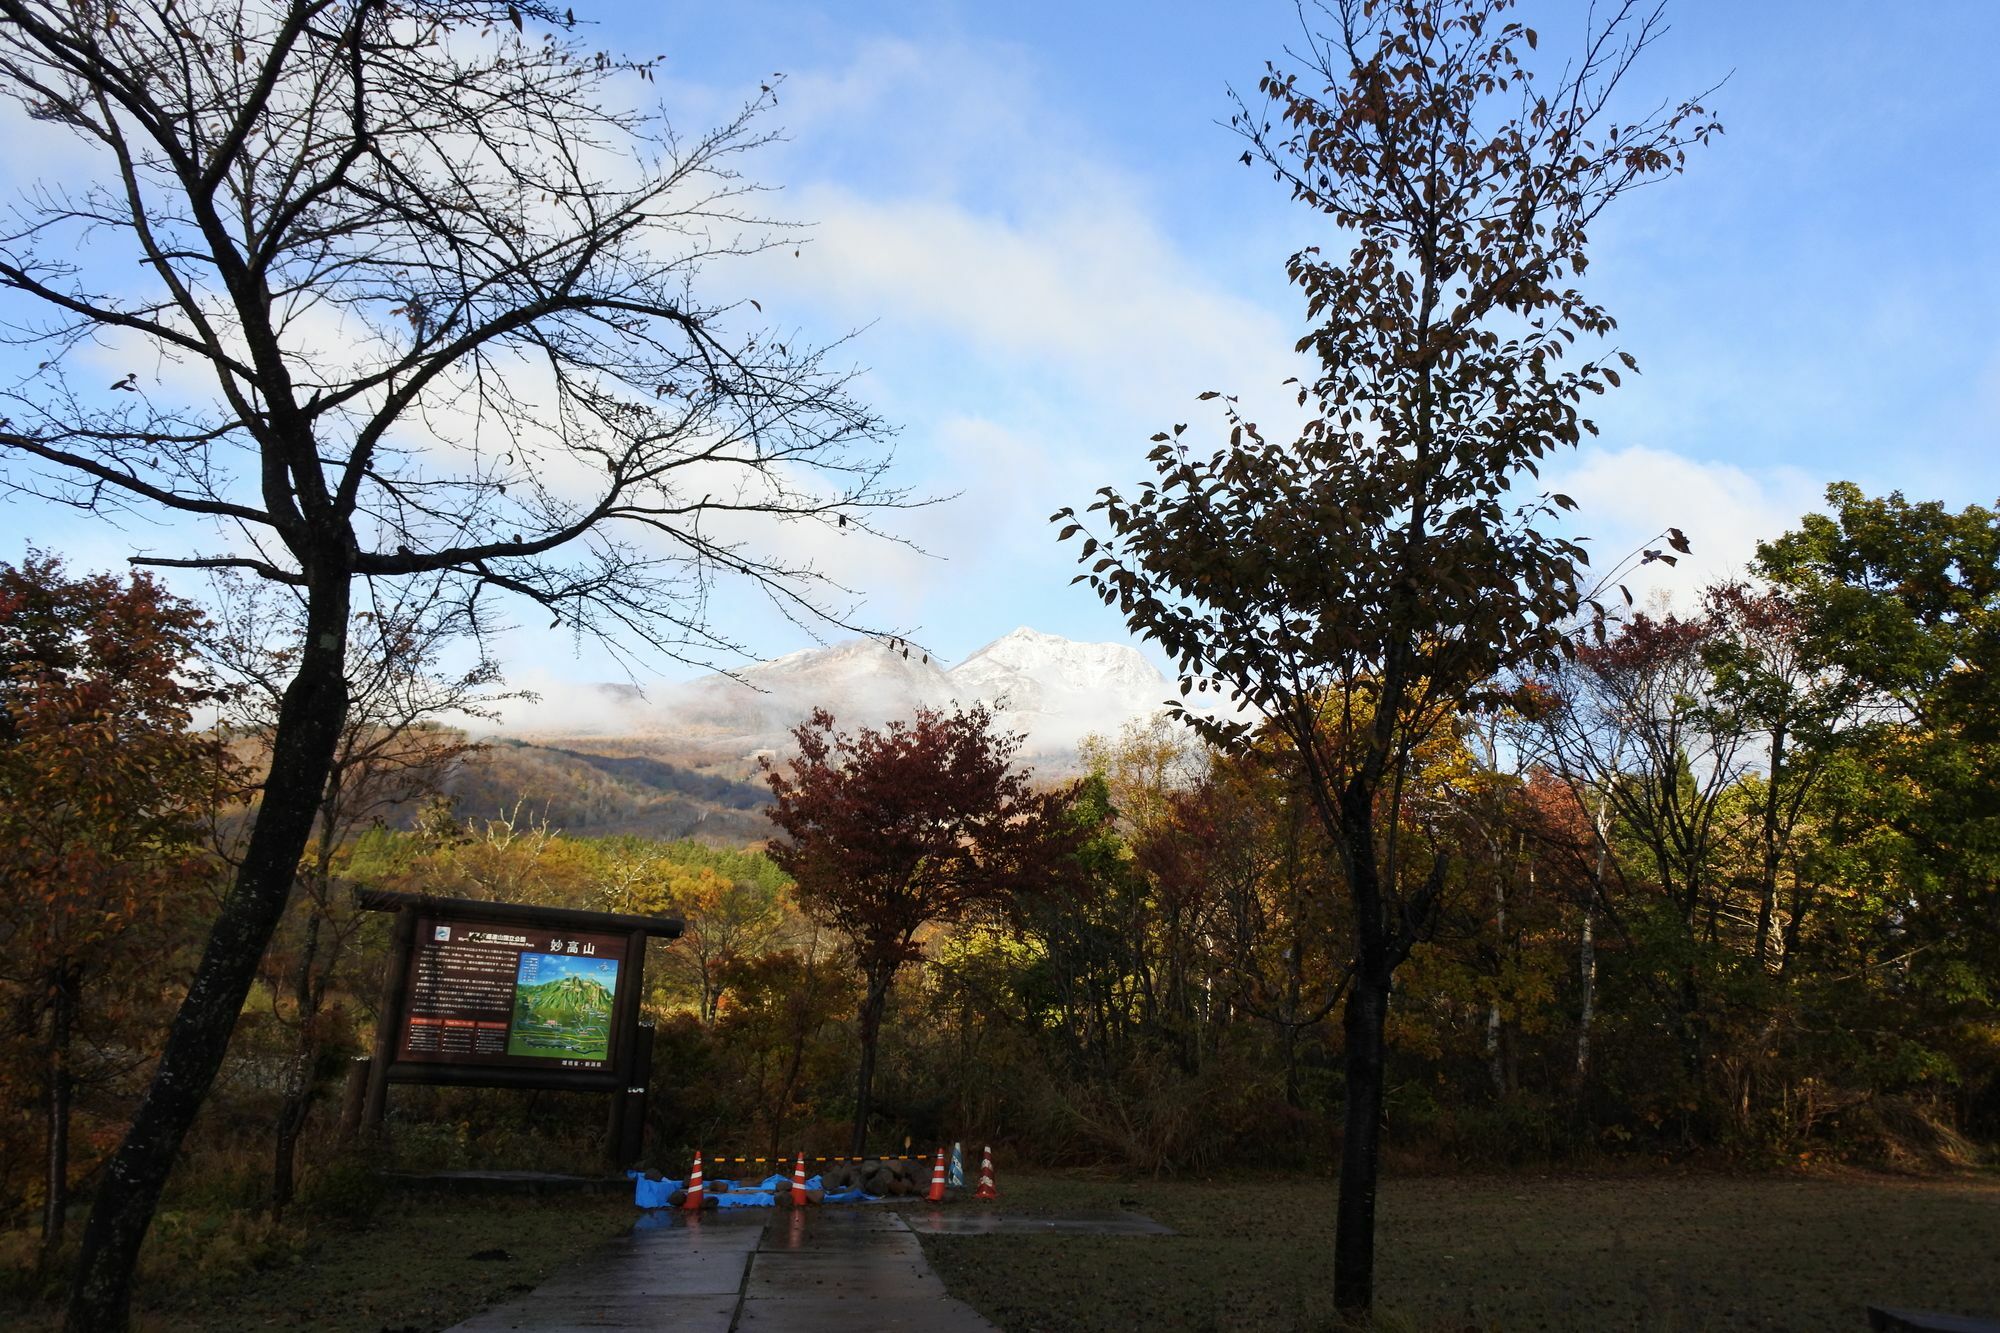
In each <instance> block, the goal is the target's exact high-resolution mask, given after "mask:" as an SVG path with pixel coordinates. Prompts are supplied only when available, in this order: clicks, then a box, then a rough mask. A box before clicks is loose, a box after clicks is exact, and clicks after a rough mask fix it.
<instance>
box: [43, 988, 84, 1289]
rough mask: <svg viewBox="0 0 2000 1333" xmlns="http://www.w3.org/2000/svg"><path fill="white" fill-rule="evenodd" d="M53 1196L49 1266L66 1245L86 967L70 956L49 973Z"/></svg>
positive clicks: (47, 1231)
mask: <svg viewBox="0 0 2000 1333" xmlns="http://www.w3.org/2000/svg"><path fill="white" fill-rule="evenodd" d="M49 982H50V986H49V991H50V994H49V1047H48V1094H49V1100H48V1117H49V1120H48V1125H47V1142H48V1154H47V1167H48V1181H47V1197H46V1198H45V1199H44V1200H43V1203H42V1253H41V1263H42V1267H43V1269H44V1270H47V1269H48V1268H49V1267H50V1266H51V1265H53V1264H54V1263H55V1258H56V1253H57V1252H58V1251H59V1250H61V1249H62V1239H63V1222H64V1220H65V1218H67V1216H68V1215H69V1108H70V1091H71V1089H72V1088H73V1087H74V1086H75V1081H74V1079H73V1078H72V1077H71V1075H70V1071H69V1051H70V1045H71V1042H72V1039H73V1038H74V1036H75V1033H76V1007H77V990H78V988H79V987H80V986H81V985H82V984H83V969H82V968H80V967H77V966H75V965H73V964H71V963H70V962H68V961H67V960H64V961H61V962H58V963H57V964H56V966H55V967H54V968H53V969H52V970H51V971H50V974H49Z"/></svg>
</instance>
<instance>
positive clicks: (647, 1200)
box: [625, 1171, 887, 1226]
mask: <svg viewBox="0 0 2000 1333" xmlns="http://www.w3.org/2000/svg"><path fill="white" fill-rule="evenodd" d="M625 1174H626V1175H627V1176H630V1177H631V1178H632V1202H633V1204H634V1205H635V1206H636V1207H639V1208H646V1209H654V1208H668V1207H671V1206H672V1205H671V1204H670V1203H669V1202H668V1200H670V1199H671V1198H672V1197H673V1194H674V1191H675V1190H678V1189H682V1188H684V1187H685V1186H686V1184H687V1182H686V1181H683V1180H648V1179H646V1177H645V1175H644V1173H643V1172H639V1171H627V1172H626V1173H625ZM711 1183H712V1184H715V1185H726V1186H728V1188H727V1189H726V1190H724V1191H720V1192H714V1193H710V1194H709V1196H708V1197H710V1198H712V1199H714V1200H715V1206H716V1207H717V1208H770V1207H773V1206H774V1205H775V1204H776V1202H777V1194H778V1191H780V1190H789V1189H791V1187H792V1179H791V1177H790V1176H783V1175H772V1176H766V1177H765V1178H764V1179H762V1180H760V1181H758V1182H757V1183H756V1184H755V1185H752V1186H747V1187H741V1188H739V1187H738V1185H737V1183H736V1182H735V1181H733V1180H717V1181H713V1182H711ZM806 1188H807V1189H809V1190H816V1189H823V1188H825V1186H824V1184H823V1183H822V1181H821V1178H820V1177H819V1176H807V1177H806ZM886 1197H887V1196H886V1195H879V1194H864V1193H862V1192H861V1191H860V1190H858V1189H851V1190H835V1191H833V1192H831V1193H829V1194H827V1195H826V1197H825V1202H827V1203H880V1202H882V1200H883V1199H884V1198H886ZM651 1225H654V1226H662V1225H665V1223H664V1222H654V1223H652V1224H651Z"/></svg>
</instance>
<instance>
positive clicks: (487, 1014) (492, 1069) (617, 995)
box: [355, 889, 681, 1139]
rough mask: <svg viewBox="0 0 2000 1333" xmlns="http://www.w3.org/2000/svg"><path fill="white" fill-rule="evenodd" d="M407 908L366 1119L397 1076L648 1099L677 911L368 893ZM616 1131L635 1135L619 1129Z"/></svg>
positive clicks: (359, 898)
mask: <svg viewBox="0 0 2000 1333" xmlns="http://www.w3.org/2000/svg"><path fill="white" fill-rule="evenodd" d="M355 899H356V902H357V903H358V904H359V905H360V906H361V907H362V908H364V909H367V910H371V911H386V912H394V913H395V914H396V918H397V919H396V930H395V940H394V943H393V944H392V945H391V953H390V964H389V968H388V971H387V975H386V976H385V977H384V981H383V992H382V999H381V1004H380V1007H379V1010H378V1013H379V1017H378V1018H377V1021H376V1029H375V1051H374V1055H373V1057H372V1058H371V1060H370V1063H369V1070H368V1082H367V1091H366V1096H365V1101H364V1110H363V1115H362V1119H363V1121H364V1123H366V1124H367V1125H368V1126H369V1127H371V1128H374V1129H379V1128H380V1126H381V1124H382V1118H383V1115H384V1112H385V1110H386V1106H387V1097H388V1084H390V1083H452V1084H460V1085H471V1086H483V1087H511V1088H564V1089H569V1090H572V1091H578V1092H592V1091H596V1092H610V1093H614V1094H616V1095H617V1097H616V1101H615V1102H614V1106H615V1107H618V1108H620V1109H619V1110H618V1111H617V1112H615V1113H614V1121H619V1120H621V1119H622V1118H623V1112H622V1107H623V1103H624V1102H625V1100H626V1099H627V1098H629V1097H637V1098H640V1099H643V1098H644V1096H645V1080H646V1074H647V1072H648V1071H647V1070H646V1069H645V1068H644V1063H645V1059H646V1055H647V1052H646V1049H645V1046H644V1044H643V1043H641V1042H640V1040H639V1029H638V1020H639V1000H640V996H641V993H642V992H643V990H644V987H645V971H646V941H647V940H648V939H649V938H654V937H661V938H665V939H669V940H671V939H675V938H677V937H678V936H679V935H680V933H681V923H680V922H679V921H678V920H674V919H672V918H668V917H639V916H624V915H620V914H617V913H610V912H582V911H575V910H572V909H569V908H556V907H534V906H530V905H527V904H521V903H491V902H477V901H473V900H470V899H458V898H432V897H428V896H425V895H421V894H407V893H386V892H382V891H379V890H371V889H363V890H360V891H358V892H357V893H356V895H355ZM615 1137H618V1138H621V1139H622V1138H623V1137H625V1136H624V1135H623V1134H622V1133H621V1134H618V1135H616V1136H615Z"/></svg>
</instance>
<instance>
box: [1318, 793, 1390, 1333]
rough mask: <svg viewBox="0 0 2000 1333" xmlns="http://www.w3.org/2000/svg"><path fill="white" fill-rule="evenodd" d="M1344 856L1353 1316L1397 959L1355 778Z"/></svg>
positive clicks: (1347, 1213) (1367, 1228) (1346, 1253)
mask: <svg viewBox="0 0 2000 1333" xmlns="http://www.w3.org/2000/svg"><path fill="white" fill-rule="evenodd" d="M1341 804H1342V809H1341V815H1342V820H1341V830H1340V831H1341V834H1342V839H1343V842H1344V844H1345V845H1344V846H1343V848H1342V856H1341V860H1342V862H1343V868H1344V869H1345V870H1346V872H1347V890H1348V895H1349V897H1350V898H1351V899H1352V900H1353V904H1354V980H1353V982H1352V983H1351V984H1352V989H1351V990H1349V991H1348V993H1347V1008H1346V1011H1345V1013H1344V1014H1343V1019H1344V1023H1345V1032H1346V1050H1345V1051H1344V1052H1343V1055H1344V1061H1343V1063H1344V1065H1345V1067H1346V1078H1347V1107H1346V1116H1345V1120H1344V1123H1343V1126H1342V1130H1341V1140H1340V1199H1339V1202H1338V1204H1337V1205H1336V1217H1335V1222H1334V1232H1333V1305H1334V1309H1335V1310H1337V1311H1338V1312H1339V1313H1340V1314H1342V1315H1345V1316H1347V1317H1349V1318H1353V1317H1355V1316H1358V1315H1366V1314H1368V1313H1369V1311H1370V1310H1371V1309H1372V1308H1373V1307H1374V1304H1375V1182H1376V1178H1377V1176H1378V1175H1379V1174H1380V1171H1381V1143H1382V1091H1383V1068H1382V1066H1383V1053H1384V1052H1383V1048H1384V1039H1383V1029H1384V1027H1385V1025H1386V1024H1387V1022H1388V1017H1389V978H1390V973H1391V970H1392V968H1393V966H1394V964H1393V963H1392V962H1391V961H1390V954H1389V940H1388V935H1387V926H1386V923H1385V922H1384V921H1383V910H1382V884H1381V880H1380V878H1379V876H1380V870H1379V868H1378V867H1377V865H1376V863H1375V822H1374V796H1373V792H1372V791H1370V790H1369V789H1368V788H1367V787H1366V785H1365V784H1363V783H1360V782H1356V783H1355V784H1353V785H1352V786H1350V787H1349V788H1348V789H1347V790H1346V791H1345V792H1343V793H1342V798H1341Z"/></svg>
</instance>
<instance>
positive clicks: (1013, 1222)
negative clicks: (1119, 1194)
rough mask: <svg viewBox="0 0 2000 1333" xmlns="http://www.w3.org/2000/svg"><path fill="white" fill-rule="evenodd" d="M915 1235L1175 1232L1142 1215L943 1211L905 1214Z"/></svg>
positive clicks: (1132, 1234)
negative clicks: (1024, 1214)
mask: <svg viewBox="0 0 2000 1333" xmlns="http://www.w3.org/2000/svg"><path fill="white" fill-rule="evenodd" d="M903 1220H904V1221H905V1222H907V1223H908V1224H909V1226H910V1229H911V1230H913V1231H921V1232H923V1233H924V1234H925V1235H926V1236H1060V1235H1069V1236H1171V1235H1173V1234H1174V1229H1173V1228H1172V1227H1170V1226H1165V1225H1162V1224H1161V1223H1159V1222H1155V1221H1154V1220H1153V1219H1152V1218H1150V1217H1147V1216H1146V1215H1145V1214H1143V1213H1086V1214H1077V1215H1075V1216H1072V1217H1009V1216H1007V1215H1006V1214H1005V1213H948V1212H945V1211H944V1210H942V1209H932V1210H930V1211H928V1212H916V1211H910V1212H905V1213H904V1214H903Z"/></svg>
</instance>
